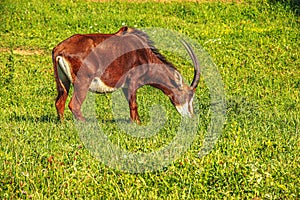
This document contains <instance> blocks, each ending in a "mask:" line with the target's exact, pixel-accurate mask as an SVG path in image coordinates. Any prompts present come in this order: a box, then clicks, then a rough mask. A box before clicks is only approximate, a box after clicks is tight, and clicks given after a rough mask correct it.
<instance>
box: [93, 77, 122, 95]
mask: <svg viewBox="0 0 300 200" xmlns="http://www.w3.org/2000/svg"><path fill="white" fill-rule="evenodd" d="M116 89H117V88H113V87H109V86H107V85H105V83H103V82H102V81H101V80H100V78H99V77H96V78H94V79H93V80H92V82H91V85H90V88H89V91H91V92H96V93H105V92H113V91H115V90H116Z"/></svg>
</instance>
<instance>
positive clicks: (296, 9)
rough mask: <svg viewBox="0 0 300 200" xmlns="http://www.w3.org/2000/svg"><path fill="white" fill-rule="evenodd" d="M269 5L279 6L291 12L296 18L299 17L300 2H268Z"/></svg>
mask: <svg viewBox="0 0 300 200" xmlns="http://www.w3.org/2000/svg"><path fill="white" fill-rule="evenodd" d="M269 3H271V4H277V3H279V4H281V5H284V6H285V8H287V9H290V10H292V11H293V12H294V13H295V14H296V16H300V0H269Z"/></svg>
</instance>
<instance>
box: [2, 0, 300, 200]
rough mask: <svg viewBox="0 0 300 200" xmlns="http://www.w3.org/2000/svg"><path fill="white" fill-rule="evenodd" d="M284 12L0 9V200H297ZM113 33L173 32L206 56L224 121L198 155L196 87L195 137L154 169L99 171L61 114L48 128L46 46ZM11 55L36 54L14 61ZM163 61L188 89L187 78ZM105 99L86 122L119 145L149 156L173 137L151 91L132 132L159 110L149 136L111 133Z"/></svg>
mask: <svg viewBox="0 0 300 200" xmlns="http://www.w3.org/2000/svg"><path fill="white" fill-rule="evenodd" d="M291 5H294V4H290V5H288V4H281V3H276V2H275V3H274V1H270V2H268V1H258V2H256V1H249V2H242V3H217V2H216V3H176V2H173V3H151V2H148V3H125V2H109V3H97V2H85V1H70V2H69V1H66V0H55V1H50V2H44V1H38V0H30V1H21V0H17V1H11V0H4V1H2V2H1V4H0V22H1V23H0V38H1V40H0V47H1V52H0V88H1V89H0V105H1V108H0V197H1V199H30V198H32V199H74V198H77V199H99V198H102V199H108V198H112V199H253V198H258V199H299V198H300V196H299V194H300V179H299V177H300V164H299V163H300V138H299V121H300V117H299V113H300V102H299V88H300V53H299V52H300V40H299V38H300V27H299V23H300V19H299V15H298V14H299V11H298V10H297V7H291ZM295 5H296V4H295ZM298 8H299V7H298ZM122 24H127V25H129V26H133V27H137V28H140V27H161V28H167V29H171V30H175V31H177V32H180V33H182V34H185V35H187V36H189V37H190V38H193V39H195V40H196V41H197V42H198V43H199V44H201V45H202V46H203V48H204V49H205V50H206V51H208V52H209V54H210V55H211V57H212V58H213V59H214V62H215V63H216V65H217V66H218V69H219V71H220V74H221V76H222V79H223V82H224V85H225V90H226V101H227V120H226V123H225V125H224V130H223V133H222V135H221V137H220V138H219V140H218V142H217V144H216V146H215V148H214V149H213V151H212V152H211V153H210V154H209V155H207V156H205V157H203V158H199V157H198V152H199V150H200V148H201V145H202V143H203V142H202V141H203V138H204V136H205V134H206V130H207V126H208V124H209V120H210V110H209V104H210V100H209V91H208V90H207V88H206V86H205V84H204V81H203V80H201V83H200V86H199V89H198V90H197V97H198V99H199V112H200V113H199V115H200V124H199V127H198V132H197V139H196V141H195V142H194V143H193V144H192V146H191V147H190V149H189V150H188V151H187V152H186V153H184V154H183V155H182V156H181V157H180V158H179V159H176V160H175V161H174V162H173V163H172V164H170V165H169V166H168V167H165V168H164V169H163V170H162V171H159V172H147V173H141V174H131V173H126V172H123V171H118V170H115V169H113V168H110V167H107V166H105V165H104V164H103V163H102V162H100V161H99V160H97V159H95V158H94V157H93V156H92V155H91V153H90V152H89V151H88V149H87V148H86V146H85V145H84V144H83V142H82V141H81V140H80V138H79V135H78V131H77V129H76V126H75V123H74V121H73V117H72V115H71V112H70V111H69V110H66V120H65V121H64V122H63V123H59V122H58V121H57V119H56V111H55V107H54V100H55V98H56V89H55V83H54V76H53V69H52V63H51V50H52V48H53V47H54V46H55V45H56V44H57V43H58V42H60V41H62V40H63V39H65V38H67V37H69V36H70V35H72V34H75V33H91V32H103V33H110V32H115V31H117V30H118V29H119V28H120V27H121V26H122ZM17 49H24V50H26V51H27V52H33V51H34V50H35V51H38V52H41V54H38V55H23V54H24V53H23V54H22V55H21V54H20V53H18V51H16V50H17ZM168 57H169V58H170V59H171V60H172V61H174V63H180V64H179V65H178V68H179V69H180V71H181V72H182V74H183V75H184V77H185V78H186V79H187V80H190V79H191V76H192V71H191V69H190V68H187V67H185V66H184V65H183V64H184V62H182V61H181V60H180V59H179V58H176V57H174V56H172V55H169V56H168ZM150 94H151V95H150ZM111 99H112V95H111V94H108V95H100V96H98V97H97V116H98V118H99V124H101V125H102V126H103V129H104V130H105V131H106V134H107V135H108V136H109V138H110V139H111V140H112V141H113V142H114V143H116V144H119V145H120V146H121V147H122V148H125V149H128V150H131V151H140V152H149V151H151V150H153V149H156V148H159V147H161V146H163V145H165V144H168V143H169V142H170V141H171V140H172V138H173V137H174V136H175V135H176V125H177V123H178V122H179V120H180V116H179V115H178V114H177V113H176V111H175V109H174V108H173V107H172V105H171V103H170V102H169V100H168V99H167V98H166V97H165V96H164V95H163V94H162V93H161V92H159V91H158V90H155V89H152V88H150V87H145V88H142V89H141V90H140V91H139V96H138V102H139V105H140V113H141V118H142V120H144V122H143V123H144V125H145V124H147V122H148V121H149V120H150V118H151V112H150V114H149V111H148V104H162V105H163V106H164V107H165V109H166V113H167V115H168V116H169V118H168V124H167V125H166V127H165V128H164V129H163V130H162V131H160V132H159V134H157V135H155V136H153V137H152V138H149V139H138V140H134V139H133V138H132V137H130V136H128V135H127V134H125V133H124V132H120V131H119V128H118V126H117V125H116V122H115V121H114V120H113V119H114V116H113V113H112V111H111ZM124 104H126V103H125V102H124ZM128 115H129V113H128V114H127V117H128ZM125 116H126V113H125ZM173 116H174V118H172V117H173ZM174 126H175V127H174Z"/></svg>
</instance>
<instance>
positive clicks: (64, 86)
mask: <svg viewBox="0 0 300 200" xmlns="http://www.w3.org/2000/svg"><path fill="white" fill-rule="evenodd" d="M56 84H57V92H58V95H57V98H56V101H55V107H56V111H57V116H58V119H59V120H63V118H64V111H65V104H66V101H67V98H68V93H69V89H70V82H69V81H67V80H66V81H64V82H63V81H61V80H57V82H56Z"/></svg>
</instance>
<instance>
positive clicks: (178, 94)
mask: <svg viewBox="0 0 300 200" xmlns="http://www.w3.org/2000/svg"><path fill="white" fill-rule="evenodd" d="M182 43H183V45H184V46H185V48H186V50H187V51H188V53H189V55H190V57H191V59H192V61H193V65H194V79H193V81H192V84H191V85H190V86H189V85H187V84H185V83H184V82H183V78H182V76H181V74H180V73H179V72H178V71H177V70H176V69H175V70H174V71H173V80H171V82H172V85H173V87H172V89H171V90H170V91H169V92H167V95H168V96H169V97H170V99H171V101H172V103H173V105H174V106H175V107H176V109H177V111H178V112H179V113H180V114H181V115H182V116H188V117H192V116H193V114H194V109H193V100H194V96H195V91H196V88H197V86H198V83H199V81H200V66H199V62H198V59H197V57H196V55H195V53H194V51H193V50H192V48H191V46H190V45H189V44H188V43H186V42H185V41H184V40H183V41H182Z"/></svg>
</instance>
